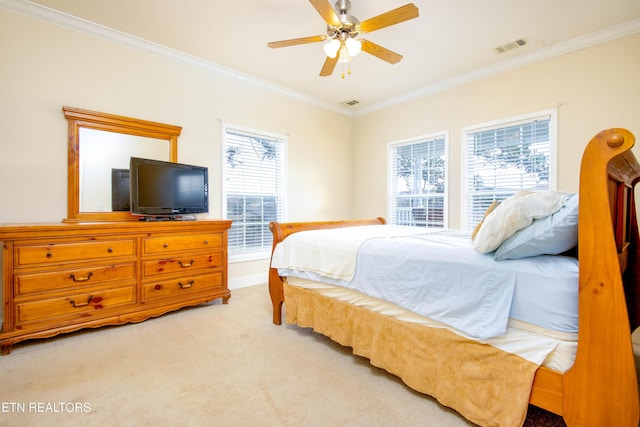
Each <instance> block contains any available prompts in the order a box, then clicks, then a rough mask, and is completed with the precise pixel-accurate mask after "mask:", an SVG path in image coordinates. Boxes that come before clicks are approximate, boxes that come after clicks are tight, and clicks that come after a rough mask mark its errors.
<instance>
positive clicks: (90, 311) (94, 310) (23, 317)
mask: <svg viewBox="0 0 640 427" xmlns="http://www.w3.org/2000/svg"><path fill="white" fill-rule="evenodd" d="M135 296H136V293H135V287H134V286H129V287H123V288H115V289H101V290H96V291H95V292H84V293H76V294H73V295H69V296H66V297H59V298H49V299H41V300H37V301H25V302H18V303H16V315H17V318H16V320H17V323H18V324H22V323H29V322H37V321H41V320H47V321H51V320H52V319H54V318H59V317H64V316H71V317H74V316H77V317H82V318H84V317H90V316H92V315H99V314H100V313H99V312H100V311H101V310H104V309H107V308H111V307H118V306H122V305H127V304H134V303H135Z"/></svg>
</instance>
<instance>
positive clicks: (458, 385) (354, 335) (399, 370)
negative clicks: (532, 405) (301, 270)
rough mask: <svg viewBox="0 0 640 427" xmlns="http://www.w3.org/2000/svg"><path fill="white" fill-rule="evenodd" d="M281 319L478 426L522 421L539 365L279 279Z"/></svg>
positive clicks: (451, 334)
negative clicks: (282, 297) (281, 282)
mask: <svg viewBox="0 0 640 427" xmlns="http://www.w3.org/2000/svg"><path fill="white" fill-rule="evenodd" d="M284 295H285V301H286V309H285V313H286V322H287V323H290V324H297V325H299V326H301V327H309V328H313V330H314V331H316V332H319V333H321V334H323V335H326V336H328V337H329V338H331V339H332V340H334V341H335V342H337V343H339V344H341V345H344V346H348V347H351V348H353V352H354V354H357V355H359V356H363V357H366V358H368V359H369V360H370V361H371V364H372V365H374V366H376V367H379V368H382V369H385V370H386V371H388V372H390V373H392V374H394V375H396V376H398V377H399V378H401V379H402V381H404V382H405V383H406V384H407V385H408V386H409V387H411V388H412V389H414V390H416V391H419V392H421V393H425V394H428V395H430V396H433V397H434V398H436V399H437V400H438V401H439V402H440V403H441V404H443V405H445V406H448V407H451V408H453V409H455V410H456V411H458V412H459V413H460V414H461V415H463V416H464V417H465V418H467V419H468V420H470V421H471V422H474V423H476V424H479V425H481V426H521V425H522V423H523V422H524V420H525V417H526V414H527V409H528V405H529V395H530V392H531V387H532V384H533V378H534V375H535V372H536V369H537V368H538V366H537V365H536V364H535V363H533V362H530V361H528V360H526V359H524V358H522V357H520V356H518V355H514V354H511V353H507V352H505V351H502V350H500V349H497V348H494V347H492V346H490V345H487V344H482V343H478V342H476V341H472V340H469V339H467V338H464V337H462V336H460V335H458V334H456V333H454V332H451V331H449V330H447V329H443V328H430V327H426V326H423V325H419V324H415V323H411V322H405V321H402V320H398V319H394V318H392V317H388V316H384V315H381V314H379V313H376V312H373V311H370V310H367V309H366V308H363V307H358V306H355V305H352V304H349V303H347V302H343V301H339V300H336V299H332V298H330V297H327V296H325V295H322V294H320V293H317V292H314V291H313V290H310V289H306V288H303V287H298V286H294V285H291V284H289V283H286V282H285V283H284Z"/></svg>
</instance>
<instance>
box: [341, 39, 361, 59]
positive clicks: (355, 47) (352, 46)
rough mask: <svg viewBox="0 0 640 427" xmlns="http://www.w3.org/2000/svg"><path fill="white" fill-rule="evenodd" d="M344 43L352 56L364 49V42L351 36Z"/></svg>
mask: <svg viewBox="0 0 640 427" xmlns="http://www.w3.org/2000/svg"><path fill="white" fill-rule="evenodd" d="M344 45H345V47H346V48H347V51H348V52H349V56H351V57H354V56H356V55H357V54H359V53H360V51H361V50H362V42H361V41H360V40H356V39H354V38H351V37H349V38H348V39H347V40H345V42H344Z"/></svg>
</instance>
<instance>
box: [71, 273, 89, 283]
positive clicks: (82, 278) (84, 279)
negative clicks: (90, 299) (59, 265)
mask: <svg viewBox="0 0 640 427" xmlns="http://www.w3.org/2000/svg"><path fill="white" fill-rule="evenodd" d="M91 276H93V272H89V274H87V275H86V276H85V277H76V275H75V274H73V273H72V274H70V275H69V277H71V280H73V281H74V282H76V283H80V282H86V281H88V280H89V279H91Z"/></svg>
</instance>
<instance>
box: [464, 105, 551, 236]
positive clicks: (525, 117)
mask: <svg viewBox="0 0 640 427" xmlns="http://www.w3.org/2000/svg"><path fill="white" fill-rule="evenodd" d="M543 118H548V119H549V157H550V158H549V190H557V188H558V181H557V174H558V167H557V165H558V110H557V108H551V109H547V110H540V111H535V112H531V113H526V114H521V115H517V116H510V117H505V118H501V119H497V120H492V121H488V122H483V123H478V124H473V125H469V126H465V127H463V128H462V129H461V132H460V145H461V162H460V173H461V175H462V176H461V184H462V191H461V192H460V198H461V200H460V206H461V209H460V224H461V229H463V230H468V231H471V230H472V229H473V227H475V225H476V224H474V223H471V222H470V214H469V209H470V208H469V206H467V201H468V195H469V193H470V191H469V186H468V181H467V177H468V173H469V171H468V163H467V153H468V148H469V147H468V135H469V134H470V133H475V132H480V131H485V130H491V129H501V128H505V127H509V126H513V125H516V124H518V123H527V122H532V121H534V120H536V119H543ZM514 193H515V191H514Z"/></svg>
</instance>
